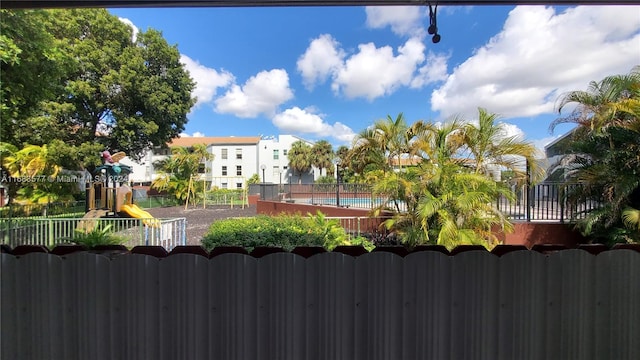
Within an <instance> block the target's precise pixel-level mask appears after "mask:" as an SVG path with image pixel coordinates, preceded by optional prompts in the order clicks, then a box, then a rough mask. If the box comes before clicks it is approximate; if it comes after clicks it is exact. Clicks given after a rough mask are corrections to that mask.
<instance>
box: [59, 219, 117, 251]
mask: <svg viewBox="0 0 640 360" xmlns="http://www.w3.org/2000/svg"><path fill="white" fill-rule="evenodd" d="M112 228H113V226H112V224H108V225H100V223H98V226H96V227H94V228H93V229H91V230H89V231H84V230H76V231H75V234H74V236H73V237H71V238H69V239H67V240H69V241H71V242H73V243H76V244H78V245H84V246H86V247H87V248H89V249H92V248H95V247H96V246H101V245H122V244H125V243H126V242H127V241H128V240H129V239H127V238H126V237H124V236H120V235H116V234H114V233H113V230H112Z"/></svg>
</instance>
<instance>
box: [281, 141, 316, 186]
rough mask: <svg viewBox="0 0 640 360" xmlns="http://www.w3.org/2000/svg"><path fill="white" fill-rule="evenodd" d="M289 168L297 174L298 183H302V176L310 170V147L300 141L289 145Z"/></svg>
mask: <svg viewBox="0 0 640 360" xmlns="http://www.w3.org/2000/svg"><path fill="white" fill-rule="evenodd" d="M287 157H288V158H289V167H290V168H291V170H292V171H293V172H294V174H295V172H298V183H300V182H302V174H303V173H306V172H308V171H309V170H311V166H312V165H313V164H312V163H311V146H309V145H308V144H307V143H305V142H304V141H302V140H298V141H296V142H294V143H293V144H291V149H290V150H289V153H288V154H287Z"/></svg>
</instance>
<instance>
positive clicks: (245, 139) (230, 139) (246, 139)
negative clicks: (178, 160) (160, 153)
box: [167, 136, 260, 147]
mask: <svg viewBox="0 0 640 360" xmlns="http://www.w3.org/2000/svg"><path fill="white" fill-rule="evenodd" d="M258 142H260V137H259V136H239V137H236V136H227V137H214V136H199V137H195V136H188V137H179V138H175V139H173V140H171V142H170V143H168V144H167V145H168V146H169V147H174V146H184V147H189V146H193V145H196V144H203V145H246V144H257V143H258Z"/></svg>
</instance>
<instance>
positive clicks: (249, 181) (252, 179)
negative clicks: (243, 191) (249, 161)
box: [247, 174, 260, 186]
mask: <svg viewBox="0 0 640 360" xmlns="http://www.w3.org/2000/svg"><path fill="white" fill-rule="evenodd" d="M251 184H260V175H258V174H253V175H251V177H250V178H248V179H247V186H249V185H251Z"/></svg>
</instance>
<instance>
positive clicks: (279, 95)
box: [215, 69, 293, 118]
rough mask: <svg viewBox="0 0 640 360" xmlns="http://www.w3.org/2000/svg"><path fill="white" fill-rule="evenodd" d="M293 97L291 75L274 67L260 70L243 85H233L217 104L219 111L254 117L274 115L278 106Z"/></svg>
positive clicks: (243, 116)
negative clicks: (268, 69)
mask: <svg viewBox="0 0 640 360" xmlns="http://www.w3.org/2000/svg"><path fill="white" fill-rule="evenodd" d="M292 98H293V91H292V90H291V88H290V87H289V75H288V74H287V72H286V71H285V70H283V69H274V70H270V71H261V72H259V73H258V74H257V75H255V76H252V77H251V78H249V80H247V82H246V83H245V84H244V85H243V86H238V85H233V86H232V87H231V89H229V90H228V91H227V92H226V93H225V94H224V96H222V97H220V98H218V99H216V100H215V104H216V111H217V112H219V113H229V114H233V115H235V116H237V117H241V118H252V117H256V116H258V115H259V114H265V115H267V116H273V115H274V114H275V112H276V109H277V108H278V106H280V105H281V104H283V103H285V102H286V101H288V100H291V99H292Z"/></svg>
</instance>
